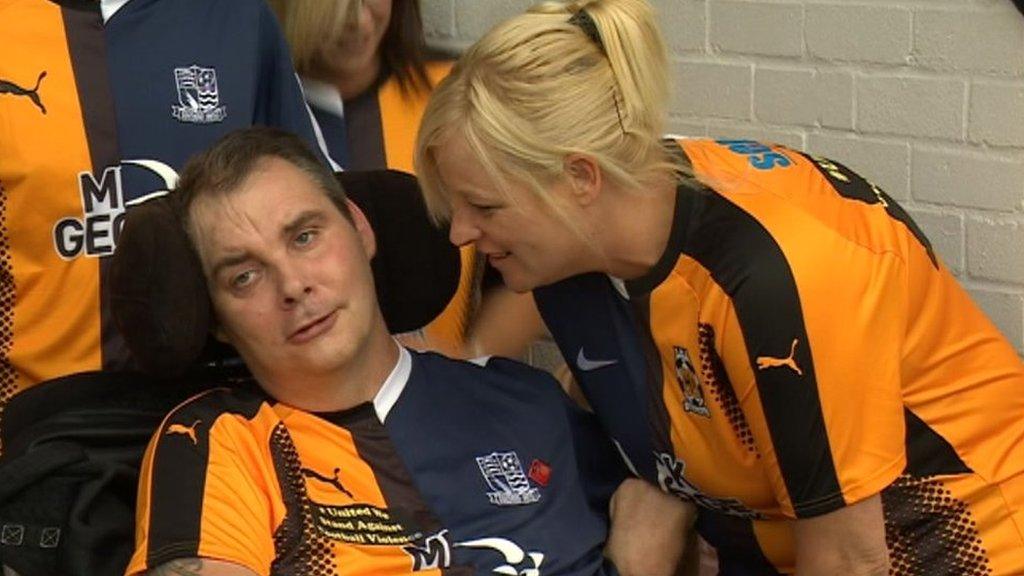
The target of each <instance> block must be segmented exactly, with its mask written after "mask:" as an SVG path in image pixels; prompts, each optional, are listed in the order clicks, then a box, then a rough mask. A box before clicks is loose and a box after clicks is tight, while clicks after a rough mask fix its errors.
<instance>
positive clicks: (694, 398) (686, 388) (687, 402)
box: [672, 346, 711, 418]
mask: <svg viewBox="0 0 1024 576" xmlns="http://www.w3.org/2000/svg"><path fill="white" fill-rule="evenodd" d="M672 350H673V351H675V357H676V380H678V381H679V387H680V388H682V389H683V410H686V411H687V412H692V413H694V414H697V415H699V416H704V417H705V418H708V417H710V416H711V413H710V412H709V411H708V404H707V402H705V401H704V390H703V389H702V387H701V385H700V380H698V379H697V372H696V370H694V369H693V361H692V360H690V353H689V351H687V350H686V348H680V347H679V346H673V347H672Z"/></svg>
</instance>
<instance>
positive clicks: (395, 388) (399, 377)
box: [373, 343, 412, 422]
mask: <svg viewBox="0 0 1024 576" xmlns="http://www.w3.org/2000/svg"><path fill="white" fill-rule="evenodd" d="M396 345H397V346H398V362H396V363H395V367H394V369H393V370H391V374H388V377H387V378H386V379H385V380H384V383H383V384H381V386H380V390H378V391H377V395H376V396H374V397H373V410H374V411H375V412H376V413H377V419H378V420H380V421H381V422H384V420H386V419H387V417H388V413H389V412H391V408H392V407H393V406H394V405H395V403H396V402H398V397H399V396H401V395H402V391H403V390H405V385H406V384H408V383H409V374H411V373H412V354H409V351H408V350H406V349H405V347H404V346H402V345H400V344H398V343H396Z"/></svg>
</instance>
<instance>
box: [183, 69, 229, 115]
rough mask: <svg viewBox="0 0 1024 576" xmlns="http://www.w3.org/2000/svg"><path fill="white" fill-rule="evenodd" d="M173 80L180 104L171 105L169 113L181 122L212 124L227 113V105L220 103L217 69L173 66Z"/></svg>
mask: <svg viewBox="0 0 1024 576" xmlns="http://www.w3.org/2000/svg"><path fill="white" fill-rule="evenodd" d="M174 82H175V84H177V87H178V104H180V106H171V114H172V115H173V116H174V117H175V118H177V119H178V120H180V121H181V122H190V123H192V124H213V123H215V122H220V121H222V120H224V118H225V117H226V116H227V115H228V113H227V106H221V105H220V92H219V91H218V90H217V71H216V70H214V69H213V68H203V67H201V66H195V65H192V66H189V67H188V68H175V69H174Z"/></svg>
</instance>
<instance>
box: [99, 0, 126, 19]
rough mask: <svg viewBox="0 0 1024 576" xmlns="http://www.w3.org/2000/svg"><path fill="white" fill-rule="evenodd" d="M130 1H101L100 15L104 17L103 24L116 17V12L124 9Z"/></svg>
mask: <svg viewBox="0 0 1024 576" xmlns="http://www.w3.org/2000/svg"><path fill="white" fill-rule="evenodd" d="M128 2H130V0H100V14H102V15H103V23H104V24H106V23H107V20H110V17H111V16H113V15H114V13H115V12H117V11H118V10H120V9H121V8H123V7H124V5H125V4H127V3H128Z"/></svg>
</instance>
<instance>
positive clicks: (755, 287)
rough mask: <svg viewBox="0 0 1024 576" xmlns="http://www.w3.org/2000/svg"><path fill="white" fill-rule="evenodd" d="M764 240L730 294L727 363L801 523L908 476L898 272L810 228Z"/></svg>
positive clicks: (777, 485) (901, 270) (790, 228)
mask: <svg viewBox="0 0 1024 576" xmlns="http://www.w3.org/2000/svg"><path fill="white" fill-rule="evenodd" d="M790 218H794V217H793V216H792V215H790ZM773 235H774V238H773V240H774V242H773V243H764V244H763V245H764V246H767V245H769V244H770V245H771V247H769V248H764V249H761V248H759V249H758V250H760V251H761V252H763V253H762V254H760V255H759V256H760V263H759V266H758V267H757V269H756V270H754V271H753V272H752V273H750V274H749V276H748V277H746V278H745V280H744V282H743V284H742V286H740V287H738V288H737V289H736V292H735V293H734V294H733V304H734V306H735V309H736V317H737V318H738V322H739V328H740V332H741V333H742V339H743V344H744V346H743V348H744V349H745V350H744V352H745V354H744V355H743V357H742V358H737V357H735V356H736V355H735V352H734V353H733V354H734V357H733V358H732V359H731V361H730V360H728V359H727V362H728V364H730V365H732V366H741V365H742V369H741V370H736V371H735V372H734V374H733V376H736V375H739V376H740V377H739V380H748V379H747V378H746V377H744V372H745V373H746V374H749V375H750V378H749V380H748V381H752V383H753V386H751V387H750V388H752V390H751V391H752V392H754V393H750V394H747V395H746V397H745V399H744V400H743V401H742V405H743V409H744V412H745V413H746V415H747V419H748V421H749V422H750V425H751V429H752V432H753V434H754V438H755V442H756V443H757V445H758V448H759V452H760V453H761V455H762V457H763V459H764V462H765V464H766V465H767V466H766V469H767V471H768V474H769V480H770V482H771V483H772V487H773V490H774V492H775V494H776V496H777V499H778V501H779V503H780V505H781V508H782V511H783V513H785V514H787V515H790V516H792V517H794V518H805V517H812V516H818V515H822V514H826V513H828V512H831V511H834V510H837V509H839V508H841V507H843V506H847V505H849V504H852V503H855V502H858V501H860V500H863V499H865V498H868V497H870V496H872V495H874V494H877V493H879V492H880V491H881V490H882V489H883V488H885V487H886V486H888V485H889V484H890V483H891V482H892V481H893V480H894V479H895V478H896V476H898V475H899V473H900V472H901V471H902V470H903V468H904V467H905V464H906V457H905V442H904V437H905V434H904V428H905V424H904V412H903V402H902V391H901V377H900V364H901V354H902V351H901V350H902V342H903V340H904V333H905V330H906V326H907V318H906V310H907V306H906V293H907V290H906V278H905V275H906V268H905V265H904V262H903V261H902V260H901V258H900V257H899V256H898V255H896V254H893V253H880V252H878V251H874V250H871V249H868V248H866V247H864V246H862V245H859V244H857V243H856V242H851V241H850V239H849V238H845V237H842V236H840V235H838V234H829V233H823V232H822V231H821V228H820V225H818V224H816V223H815V222H813V221H812V220H811V219H808V220H807V221H802V220H800V219H799V217H797V219H795V220H790V221H789V222H787V225H786V226H783V227H777V228H775V229H773ZM734 383H735V379H734Z"/></svg>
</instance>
